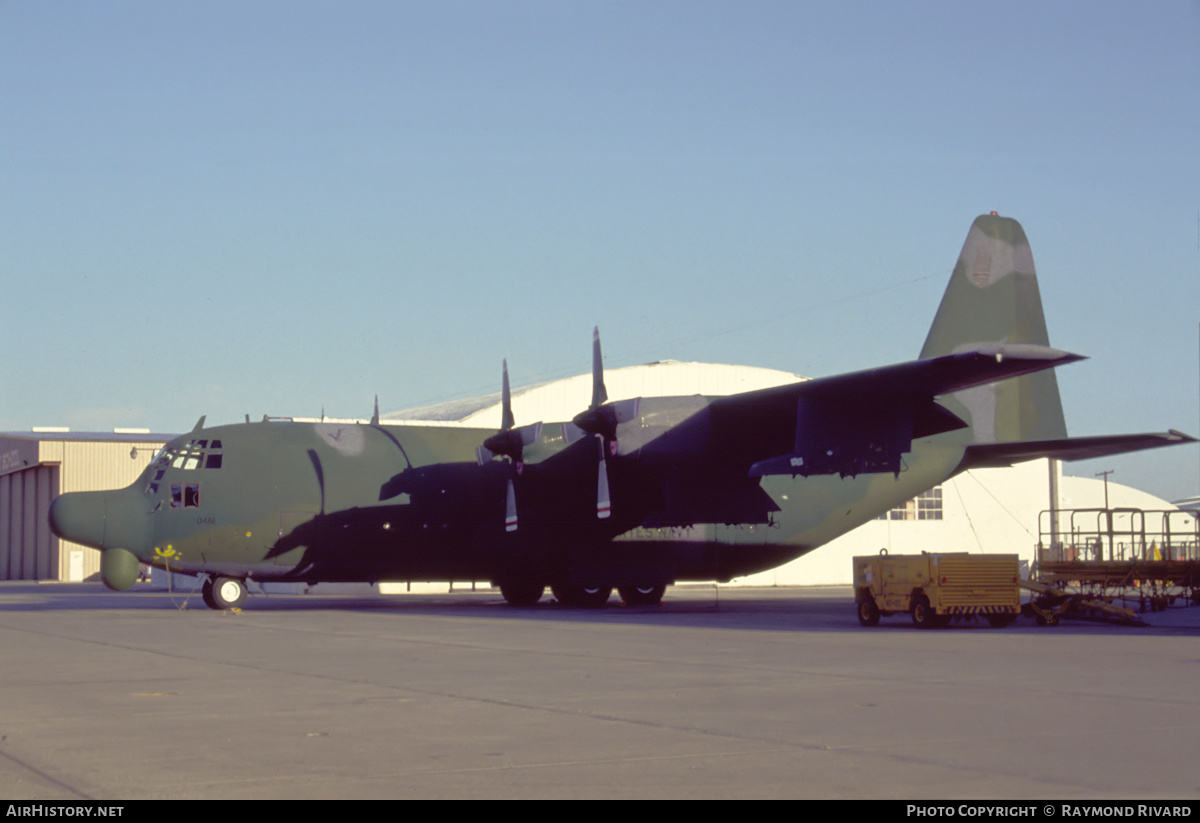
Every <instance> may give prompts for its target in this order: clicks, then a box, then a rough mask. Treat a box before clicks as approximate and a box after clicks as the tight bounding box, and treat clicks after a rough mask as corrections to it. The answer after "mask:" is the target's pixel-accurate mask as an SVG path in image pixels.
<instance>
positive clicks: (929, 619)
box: [912, 595, 937, 629]
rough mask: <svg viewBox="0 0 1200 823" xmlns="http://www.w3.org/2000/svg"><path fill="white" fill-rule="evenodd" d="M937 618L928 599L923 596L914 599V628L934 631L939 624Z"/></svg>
mask: <svg viewBox="0 0 1200 823" xmlns="http://www.w3.org/2000/svg"><path fill="white" fill-rule="evenodd" d="M935 617H936V615H935V614H934V613H933V608H932V607H931V606H930V605H929V599H928V598H927V597H925V596H923V595H922V596H918V597H916V598H914V599H913V602H912V622H913V625H914V626H916V627H917V628H918V629H932V628H933V627H934V625H935V624H936V622H937V621H936V620H935V619H934V618H935Z"/></svg>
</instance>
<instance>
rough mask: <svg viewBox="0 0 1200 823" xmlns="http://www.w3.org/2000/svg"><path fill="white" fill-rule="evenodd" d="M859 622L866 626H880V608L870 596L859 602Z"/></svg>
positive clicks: (865, 596)
mask: <svg viewBox="0 0 1200 823" xmlns="http://www.w3.org/2000/svg"><path fill="white" fill-rule="evenodd" d="M858 622H859V623H862V624H863V625H864V626H878V625H879V606H877V605H875V598H874V597H871V595H869V594H868V595H864V596H863V599H862V600H860V601H859V602H858Z"/></svg>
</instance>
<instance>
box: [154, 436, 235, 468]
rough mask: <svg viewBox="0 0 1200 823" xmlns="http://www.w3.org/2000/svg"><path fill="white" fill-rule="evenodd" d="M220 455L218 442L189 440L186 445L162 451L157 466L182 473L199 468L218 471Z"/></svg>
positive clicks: (219, 443) (170, 447)
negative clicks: (180, 470) (181, 471)
mask: <svg viewBox="0 0 1200 823" xmlns="http://www.w3.org/2000/svg"><path fill="white" fill-rule="evenodd" d="M221 455H222V451H221V441H220V440H189V441H188V442H187V444H186V445H183V444H180V445H177V446H169V447H167V448H165V449H163V451H162V453H161V456H160V457H159V458H158V465H160V466H170V467H171V468H173V469H183V470H184V471H192V470H194V469H201V468H203V469H219V468H221Z"/></svg>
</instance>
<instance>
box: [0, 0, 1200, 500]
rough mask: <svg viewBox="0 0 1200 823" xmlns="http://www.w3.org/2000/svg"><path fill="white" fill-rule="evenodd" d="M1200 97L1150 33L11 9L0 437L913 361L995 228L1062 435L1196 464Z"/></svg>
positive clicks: (1186, 59)
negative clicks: (1016, 271) (1157, 439)
mask: <svg viewBox="0 0 1200 823" xmlns="http://www.w3.org/2000/svg"><path fill="white" fill-rule="evenodd" d="M1198 89H1200V7H1198V6H1197V4H1196V3H1185V2H1170V1H1169V0H1164V2H1158V3H1149V4H1134V3H1111V2H1079V3H1074V2H1058V3H1025V2H1009V3H1004V4H999V5H997V4H965V3H956V2H944V3H941V2H938V3H921V2H914V3H892V2H839V3H833V2H829V3H799V2H786V3H783V2H781V3H775V2H757V3H732V2H728V3H711V2H697V1H696V0H692V1H691V2H657V3H654V2H652V3H633V2H629V3H625V2H593V3H583V2H579V3H571V2H544V3H543V2H507V3H496V2H479V3H475V2H444V3H441V2H439V3H435V2H421V3H418V2H413V3H370V2H364V3H333V2H295V1H289V2H268V1H267V0H261V1H260V2H236V3H235V2H228V3H226V2H219V1H217V0H204V2H172V3H160V2H144V3H143V2H124V0H110V2H105V3H84V2H63V3H25V2H7V1H6V0H0V112H3V114H0V193H2V196H0V278H2V281H0V282H2V283H3V291H2V292H0V293H2V294H3V296H4V300H3V305H4V306H5V307H6V309H7V310H6V311H5V322H4V323H3V327H2V328H3V333H2V334H3V336H2V337H0V345H3V349H4V357H3V358H2V359H0V430H25V429H28V428H29V427H30V426H33V425H69V426H71V427H72V428H73V429H76V430H86V429H96V428H99V429H110V428H112V427H114V426H148V427H151V428H152V429H154V430H156V431H179V430H186V429H187V428H190V427H191V425H192V424H193V423H194V422H195V420H196V418H197V417H199V416H200V415H201V414H207V415H208V419H209V421H210V422H212V423H223V422H234V421H237V420H240V419H242V416H243V414H245V413H249V414H250V415H251V416H252V417H260V416H261V415H262V414H271V415H289V414H294V415H312V414H319V413H320V411H321V409H322V408H324V410H325V411H326V412H327V413H328V414H330V415H336V416H347V417H349V416H365V415H367V414H369V413H370V409H371V405H372V398H373V397H374V395H376V394H378V395H379V397H380V404H381V406H382V407H383V408H384V409H385V410H388V409H401V408H408V407H413V406H420V405H425V404H428V403H434V402H439V401H442V400H450V399H455V398H460V397H467V396H472V395H476V394H482V393H485V392H488V391H494V390H495V389H496V388H497V386H498V382H499V365H500V360H501V358H502V357H507V358H508V361H509V365H510V368H511V370H512V376H513V381H514V383H515V384H522V383H529V382H535V381H540V380H546V379H551V378H555V377H563V376H567V375H571V374H575V373H579V372H583V371H586V370H587V369H588V367H589V362H590V350H589V347H590V334H591V328H592V326H593V325H596V324H599V326H600V328H601V331H602V334H603V337H604V348H605V359H606V362H607V365H608V366H609V367H616V366H623V365H632V364H635V363H641V362H647V361H651V360H657V359H665V358H675V359H680V360H710V361H717V362H733V363H748V364H753V365H761V366H769V367H774V368H780V369H786V370H789V371H795V372H799V373H802V374H806V375H811V376H820V375H823V374H831V373H836V372H841V371H848V370H854V369H859V368H866V367H869V366H873V365H878V364H882V363H890V362H896V361H899V360H905V359H910V358H912V357H914V356H915V355H916V353H917V351H918V350H919V348H920V345H921V343H922V342H923V340H924V336H925V332H926V330H927V328H928V325H929V323H930V321H931V320H932V318H933V313H934V311H935V309H936V307H937V302H938V300H939V299H940V297H941V293H942V290H943V289H944V287H945V282H946V278H947V277H948V275H949V272H950V269H951V267H952V266H953V264H954V260H955V258H956V257H957V255H958V252H959V249H960V248H961V245H962V242H963V239H964V238H965V236H966V231H967V228H968V226H969V225H970V223H971V220H972V219H974V217H975V216H976V215H977V214H980V213H982V212H986V211H990V210H996V211H998V212H1000V213H1001V214H1004V215H1008V216H1012V217H1016V218H1017V219H1019V220H1020V221H1021V222H1022V224H1023V225H1024V227H1025V230H1026V232H1027V234H1028V235H1029V238H1030V241H1031V243H1032V246H1033V252H1034V259H1035V261H1036V264H1037V267H1038V272H1039V276H1040V280H1041V287H1042V297H1043V302H1044V304H1045V309H1046V314H1047V318H1048V321H1049V326H1050V334H1051V342H1052V343H1054V344H1055V345H1057V346H1059V347H1062V348H1066V349H1069V350H1072V351H1076V352H1079V353H1081V354H1085V355H1088V356H1089V357H1091V358H1092V359H1090V360H1088V361H1086V362H1083V363H1080V364H1076V365H1072V366H1069V367H1066V368H1064V369H1062V370H1060V372H1059V382H1060V386H1061V389H1062V394H1063V404H1064V408H1065V411H1066V414H1067V420H1068V425H1069V427H1070V430H1071V432H1072V434H1079V435H1084V434H1103V433H1115V432H1133V431H1151V430H1154V431H1158V430H1165V429H1166V428H1169V427H1174V428H1179V429H1182V430H1184V431H1189V432H1192V433H1197V429H1200V408H1198V407H1200V384H1198V374H1200V363H1198V358H1200V186H1198V185H1197V184H1198V183H1200V93H1198ZM1104 469H1114V470H1115V471H1116V473H1115V474H1114V475H1113V480H1116V481H1118V482H1123V483H1127V484H1130V485H1135V486H1139V487H1141V488H1144V489H1146V490H1148V491H1151V492H1155V493H1157V494H1160V495H1163V496H1166V497H1169V498H1171V497H1176V498H1177V497H1181V496H1184V495H1189V494H1195V493H1197V491H1200V488H1198V487H1200V449H1197V448H1196V447H1194V446H1189V447H1187V448H1178V449H1173V450H1168V451H1164V452H1158V453H1151V454H1148V455H1141V456H1130V457H1124V458H1115V459H1111V460H1104V461H1098V462H1095V463H1086V464H1075V466H1074V467H1073V468H1069V469H1068V471H1072V472H1074V473H1078V474H1083V475H1086V476H1090V475H1092V474H1094V473H1095V472H1098V471H1101V470H1104Z"/></svg>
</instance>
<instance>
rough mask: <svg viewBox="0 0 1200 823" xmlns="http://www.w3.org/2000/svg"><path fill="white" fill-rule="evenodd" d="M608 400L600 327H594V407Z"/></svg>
mask: <svg viewBox="0 0 1200 823" xmlns="http://www.w3.org/2000/svg"><path fill="white" fill-rule="evenodd" d="M607 402H608V390H607V389H606V388H604V359H603V358H602V357H601V356H600V327H599V326H593V327H592V408H593V409H595V408H598V407H600V406H603V405H604V404H605V403H607Z"/></svg>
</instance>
